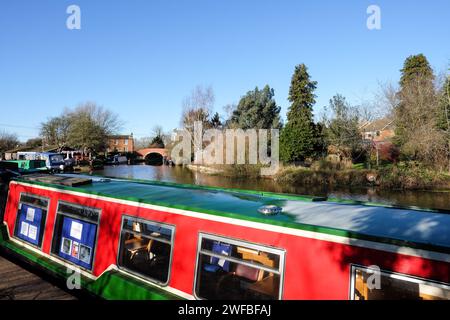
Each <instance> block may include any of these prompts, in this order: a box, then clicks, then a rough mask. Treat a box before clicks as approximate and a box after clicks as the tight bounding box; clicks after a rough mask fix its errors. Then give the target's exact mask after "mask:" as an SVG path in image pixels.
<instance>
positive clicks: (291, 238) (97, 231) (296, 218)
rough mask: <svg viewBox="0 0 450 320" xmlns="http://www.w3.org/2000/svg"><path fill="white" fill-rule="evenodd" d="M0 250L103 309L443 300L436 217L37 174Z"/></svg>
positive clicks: (441, 217) (7, 216)
mask: <svg viewBox="0 0 450 320" xmlns="http://www.w3.org/2000/svg"><path fill="white" fill-rule="evenodd" d="M0 246H1V247H2V248H3V249H4V250H7V251H8V252H10V253H11V254H14V255H16V256H19V257H20V258H21V259H23V260H25V261H27V262H29V263H31V264H33V265H34V266H36V267H38V268H41V269H43V270H46V271H47V272H49V273H51V274H52V275H54V276H55V277H57V278H60V279H68V282H69V280H71V277H73V275H74V274H75V273H74V271H78V273H77V274H79V275H80V278H81V286H82V287H83V288H84V289H85V290H88V291H89V292H91V293H93V294H95V295H98V296H100V297H102V298H106V299H214V300H217V299H248V300H252V299H257V300H266V299H286V300H292V299H338V300H345V299H354V300H370V299H450V284H449V282H450V214H449V212H445V211H442V210H441V211H439V210H420V209H417V208H406V207H402V208H400V207H388V206H381V205H377V204H370V203H359V202H346V201H339V200H337V199H326V198H320V197H302V196H294V195H286V194H274V193H265V192H254V191H246V190H235V189H221V188H211V187H200V186H192V185H180V184H173V183H164V182H149V181H136V180H123V179H112V178H111V179H106V178H101V177H92V176H88V177H83V176H77V175H43V174H41V175H31V176H24V177H21V178H17V179H15V180H13V181H11V183H10V189H9V195H8V201H7V205H6V209H5V213H4V225H3V229H2V232H1V238H0ZM374 276H377V278H374Z"/></svg>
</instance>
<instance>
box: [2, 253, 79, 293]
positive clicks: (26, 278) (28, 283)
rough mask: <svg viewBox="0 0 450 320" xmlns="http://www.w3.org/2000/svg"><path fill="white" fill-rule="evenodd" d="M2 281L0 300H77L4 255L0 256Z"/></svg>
mask: <svg viewBox="0 0 450 320" xmlns="http://www.w3.org/2000/svg"><path fill="white" fill-rule="evenodd" d="M0 279H1V281H0V300H77V298H76V297H75V296H73V295H71V294H69V293H67V292H66V291H64V290H62V289H60V288H58V287H57V286H55V285H53V284H51V283H49V282H48V281H46V280H45V279H42V278H41V277H39V276H38V275H36V274H34V273H32V272H30V271H28V270H26V269H24V268H22V267H21V266H19V265H17V264H15V263H14V262H11V261H10V260H8V259H7V258H5V257H4V256H3V255H0Z"/></svg>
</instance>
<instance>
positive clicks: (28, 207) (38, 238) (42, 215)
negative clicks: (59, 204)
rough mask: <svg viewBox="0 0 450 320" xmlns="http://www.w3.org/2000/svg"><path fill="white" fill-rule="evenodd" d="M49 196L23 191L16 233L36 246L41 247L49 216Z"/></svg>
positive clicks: (18, 236)
mask: <svg viewBox="0 0 450 320" xmlns="http://www.w3.org/2000/svg"><path fill="white" fill-rule="evenodd" d="M48 203H49V200H48V198H43V197H39V196H36V195H31V194H25V193H22V194H21V195H20V200H19V210H18V212H17V219H16V225H15V231H14V235H15V236H16V237H17V238H19V239H21V240H24V241H26V242H28V243H30V244H32V245H34V246H36V247H41V245H42V239H43V236H44V229H45V220H46V218H47V210H48Z"/></svg>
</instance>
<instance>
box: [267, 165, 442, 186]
mask: <svg viewBox="0 0 450 320" xmlns="http://www.w3.org/2000/svg"><path fill="white" fill-rule="evenodd" d="M368 175H371V176H374V177H375V181H374V182H369V180H368V179H367V177H368ZM274 179H275V180H276V181H277V182H278V183H288V184H292V185H326V186H332V187H335V186H341V187H342V186H345V187H366V186H371V185H376V186H378V187H380V188H383V189H401V190H432V189H450V175H449V174H448V173H443V172H437V171H433V170H430V169H424V168H414V167H401V166H390V167H385V168H381V169H378V170H367V169H340V170H326V169H325V170H324V169H310V168H302V167H294V166H288V167H284V168H282V169H280V170H279V172H278V173H277V174H276V176H274Z"/></svg>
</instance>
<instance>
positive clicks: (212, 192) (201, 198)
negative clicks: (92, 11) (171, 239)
mask: <svg viewBox="0 0 450 320" xmlns="http://www.w3.org/2000/svg"><path fill="white" fill-rule="evenodd" d="M58 176H59V177H67V179H70V178H74V177H76V178H77V179H80V178H87V179H91V180H92V183H88V184H77V185H76V186H67V185H60V184H52V183H48V182H40V181H36V179H33V180H35V181H32V180H30V178H29V177H21V178H17V179H16V180H18V181H23V182H27V183H32V184H38V185H44V186H50V187H54V188H58V189H65V190H72V191H78V192H82V193H87V194H94V195H100V196H105V197H111V198H115V199H122V200H129V201H136V202H141V203H146V204H151V205H159V206H164V207H170V208H176V209H182V210H189V211H195V212H201V213H206V214H212V215H219V216H226V217H230V218H236V219H243V220H249V221H255V222H261V223H266V224H272V225H278V226H284V227H290V228H296V229H303V230H307V231H314V232H320V233H327V234H333V235H338V236H343V237H347V238H356V239H363V240H371V241H377V242H384V243H392V244H397V245H402V246H408V247H413V248H421V249H426V250H432V251H438V252H443V253H450V212H447V211H444V210H432V209H419V208H415V207H396V206H385V205H380V204H373V203H362V202H355V201H341V200H338V199H327V198H323V197H322V198H321V197H309V196H296V195H289V194H276V193H266V192H257V191H249V190H238V189H225V188H216V187H203V186H194V185H183V184H175V183H169V182H160V181H142V180H126V179H118V178H107V179H105V177H96V176H82V175H69V174H67V175H58ZM38 180H39V179H38ZM43 181H45V179H44V180H43ZM265 205H275V206H278V207H281V208H282V212H281V213H279V214H276V215H272V216H269V215H263V214H261V213H260V212H259V211H258V209H260V208H261V207H262V206H265Z"/></svg>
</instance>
